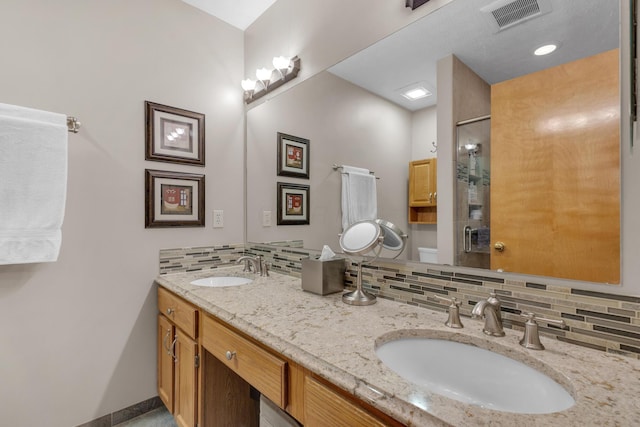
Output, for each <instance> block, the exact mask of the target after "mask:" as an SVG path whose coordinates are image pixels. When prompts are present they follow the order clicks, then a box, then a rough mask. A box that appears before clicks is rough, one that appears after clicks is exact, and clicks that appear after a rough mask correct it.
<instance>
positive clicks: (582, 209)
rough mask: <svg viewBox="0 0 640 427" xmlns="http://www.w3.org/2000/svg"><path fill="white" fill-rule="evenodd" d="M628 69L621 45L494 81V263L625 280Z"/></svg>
mask: <svg viewBox="0 0 640 427" xmlns="http://www.w3.org/2000/svg"><path fill="white" fill-rule="evenodd" d="M618 72H619V71H618V50H617V49H615V50H612V51H609V52H605V53H602V54H598V55H595V56H592V57H589V58H585V59H581V60H578V61H574V62H571V63H568V64H564V65H561V66H558V67H554V68H550V69H547V70H543V71H540V72H537V73H533V74H530V75H527V76H523V77H520V78H516V79H513V80H509V81H506V82H502V83H498V84H495V85H493V86H492V88H491V117H492V120H491V144H492V149H491V165H492V172H491V173H492V176H491V241H492V246H493V245H494V244H495V243H496V242H503V243H504V245H505V249H504V251H503V252H498V251H496V250H494V249H492V256H491V268H492V269H503V270H504V271H513V272H519V273H528V274H536V275H542V276H553V277H559V278H565V279H576V280H586V281H594V282H604V283H620V151H619V150H620V147H619V144H620V130H619V126H620V96H619V78H618ZM551 106H553V107H551Z"/></svg>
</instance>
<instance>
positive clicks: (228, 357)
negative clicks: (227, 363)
mask: <svg viewBox="0 0 640 427" xmlns="http://www.w3.org/2000/svg"><path fill="white" fill-rule="evenodd" d="M235 355H236V352H235V351H227V352H226V353H225V357H226V358H227V360H231V359H233V358H234V357H235Z"/></svg>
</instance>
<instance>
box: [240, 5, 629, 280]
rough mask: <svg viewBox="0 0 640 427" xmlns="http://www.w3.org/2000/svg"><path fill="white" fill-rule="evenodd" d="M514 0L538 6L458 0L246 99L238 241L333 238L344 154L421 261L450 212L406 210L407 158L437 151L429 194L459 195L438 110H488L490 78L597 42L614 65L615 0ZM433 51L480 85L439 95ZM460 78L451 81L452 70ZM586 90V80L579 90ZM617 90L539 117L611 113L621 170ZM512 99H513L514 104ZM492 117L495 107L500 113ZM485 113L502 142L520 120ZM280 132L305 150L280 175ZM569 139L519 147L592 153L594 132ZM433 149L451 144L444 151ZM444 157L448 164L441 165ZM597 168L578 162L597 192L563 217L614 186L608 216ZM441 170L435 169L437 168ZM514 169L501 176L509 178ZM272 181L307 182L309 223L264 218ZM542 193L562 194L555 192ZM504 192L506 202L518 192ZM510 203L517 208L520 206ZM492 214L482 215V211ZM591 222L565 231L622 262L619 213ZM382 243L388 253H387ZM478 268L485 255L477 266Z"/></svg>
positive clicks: (589, 49)
mask: <svg viewBox="0 0 640 427" xmlns="http://www.w3.org/2000/svg"><path fill="white" fill-rule="evenodd" d="M500 3H501V4H502V3H505V2H500ZM519 3H523V2H519ZM524 3H528V4H529V3H531V4H532V5H534V6H532V7H534V9H535V8H536V7H537V8H538V10H537V11H536V10H534V9H532V10H533V12H531V10H525V11H523V13H522V14H520V15H519V16H518V17H513V16H507V15H505V14H501V13H502V12H500V11H497V10H496V9H495V7H494V6H495V5H496V4H497V2H496V1H495V0H494V1H490V0H455V1H453V2H451V3H449V4H447V5H446V6H443V7H442V8H440V9H438V10H436V11H434V12H433V13H431V14H429V15H427V16H425V17H424V18H422V19H420V20H419V21H416V22H414V23H413V24H411V25H409V26H407V27H405V28H404V29H403V30H401V31H399V32H397V33H394V34H392V35H390V36H389V37H387V38H385V39H383V40H381V41H380V42H378V43H376V44H375V45H373V46H371V47H369V48H367V49H365V50H363V51H362V52H360V53H358V54H356V55H354V56H353V57H352V58H347V59H346V60H344V61H343V62H341V63H339V64H336V65H335V66H334V67H331V68H330V69H328V70H326V71H323V72H321V73H319V74H317V75H315V76H313V77H311V78H309V79H307V80H305V81H304V82H302V83H300V84H298V85H296V86H293V87H292V88H290V89H289V90H286V91H284V92H282V93H280V94H278V95H277V96H274V97H273V98H271V99H269V100H268V101H265V102H262V103H260V104H259V105H255V106H252V108H250V109H249V110H248V111H247V171H248V173H247V218H246V220H247V241H248V242H256V243H269V244H277V245H287V244H291V245H299V246H303V247H305V248H308V249H316V250H320V249H321V248H322V247H323V245H329V246H330V247H332V248H333V249H334V250H336V249H337V248H338V247H339V245H338V240H339V234H340V233H341V231H342V226H341V197H340V194H341V175H340V171H339V170H335V169H334V167H333V165H351V166H356V167H360V168H366V169H369V170H371V171H373V173H375V175H376V176H377V177H378V178H379V179H378V180H377V197H378V217H379V218H382V219H385V220H388V221H391V222H393V223H395V224H396V225H398V226H399V227H400V228H401V229H403V230H405V231H407V234H409V240H408V242H407V245H408V246H407V248H408V249H407V250H406V251H405V253H404V254H403V255H402V257H403V258H404V259H407V260H411V261H418V260H419V250H418V248H420V247H430V248H435V247H437V246H438V243H437V242H438V233H443V232H444V231H443V229H444V228H445V227H443V226H442V224H444V223H447V224H453V223H454V222H455V219H454V218H448V217H442V215H441V212H442V211H441V210H440V209H439V210H438V218H437V223H435V224H420V223H413V222H410V221H409V214H408V213H409V212H408V179H409V163H410V162H411V161H413V160H419V159H425V158H436V159H437V161H438V168H439V169H440V168H441V167H444V168H448V169H449V170H451V171H452V172H451V174H450V179H444V180H443V179H439V181H438V188H437V192H438V195H443V196H442V197H443V199H446V198H447V197H444V196H446V195H449V198H450V199H452V201H451V203H452V204H455V203H456V200H455V199H456V197H457V196H454V195H455V194H457V190H456V189H457V185H458V182H457V177H456V167H457V166H456V164H455V152H456V150H457V144H456V141H455V139H454V137H452V138H451V140H449V141H447V140H444V141H443V140H438V134H439V132H438V127H439V126H442V116H443V114H442V113H441V111H442V110H443V109H451V108H456V107H455V106H456V105H463V106H465V107H468V106H469V105H477V106H479V107H477V108H475V111H474V108H468V109H469V110H470V111H469V112H468V113H465V114H466V115H467V116H466V117H458V119H460V120H462V119H472V118H473V116H474V115H475V116H483V115H490V114H492V111H494V109H492V107H491V92H492V91H491V88H492V87H496V86H497V85H498V84H501V83H502V82H505V81H512V80H514V79H519V78H521V77H523V76H529V75H532V74H534V73H539V72H544V71H545V70H548V69H550V68H552V67H557V66H559V65H561V64H577V63H578V62H579V61H581V60H583V58H586V57H592V56H594V55H598V54H601V53H603V52H610V53H609V55H608V58H613V59H614V61H615V64H614V66H615V70H619V56H620V55H619V54H618V53H616V51H615V50H616V49H619V46H620V10H619V8H620V4H619V2H618V1H613V0H606V1H603V0H537V1H531V2H524ZM528 14H531V15H530V16H529V15H528ZM625 37H626V36H625ZM551 42H554V43H556V44H557V45H558V48H557V49H556V51H555V52H553V53H551V54H549V55H546V56H535V55H533V50H534V49H535V48H537V47H540V46H541V45H543V44H547V43H551ZM612 51H613V52H612ZM443 61H444V62H447V61H449V62H448V63H453V64H454V66H453V69H454V70H455V69H456V65H455V64H458V63H459V64H462V65H463V66H464V68H465V70H467V71H465V72H470V73H472V74H473V75H474V79H475V78H476V77H477V78H478V81H480V82H482V83H481V85H480V86H482V85H486V87H484V88H482V87H481V88H480V89H473V90H470V91H469V92H466V91H453V92H452V93H453V95H452V93H440V91H441V88H442V87H443V81H444V82H447V83H446V85H448V84H450V83H451V82H453V84H455V81H456V77H455V76H454V78H452V76H451V75H448V76H443V75H442V70H443V69H446V67H443V66H442V64H443ZM438 73H441V74H440V75H438ZM585 74H587V75H588V74H589V72H588V71H586V72H585ZM616 74H618V72H617V71H616ZM464 75H465V74H464V73H463V76H464ZM457 79H458V80H460V78H459V77H457ZM543 80H545V79H544V78H543ZM461 81H463V82H467V81H469V79H467V78H466V77H465V78H462V79H461ZM446 85H444V86H446ZM414 86H420V87H422V88H424V89H426V90H427V91H428V92H430V93H431V95H430V96H427V97H424V98H422V99H420V100H418V101H409V100H408V99H406V98H405V97H403V92H405V91H406V90H407V89H412V88H413V87H414ZM463 86H464V85H463ZM476 86H477V85H476ZM615 86H616V91H617V92H619V84H618V83H615ZM541 90H544V91H545V92H544V93H542V95H543V96H542V97H538V100H537V101H536V102H541V99H542V100H544V99H545V98H549V99H551V98H553V95H554V92H556V91H555V90H554V89H553V87H546V88H544V89H540V90H538V92H540V91H541ZM584 90H588V89H580V91H584ZM507 93H508V91H507ZM545 94H548V96H546V95H545ZM538 95H540V93H538ZM614 95H615V97H616V99H617V101H616V102H617V108H616V106H614V108H613V109H611V108H610V107H609V106H605V107H602V110H601V111H600V112H599V113H597V112H596V113H597V114H596V116H594V115H593V114H591V115H590V116H585V115H583V114H577V115H576V114H573V113H572V112H571V111H567V110H566V107H562V108H565V110H563V112H562V116H560V115H558V116H556V117H555V118H550V121H549V123H551V124H552V125H554V126H559V127H562V126H565V125H567V122H566V120H568V119H571V117H573V120H574V125H575V124H576V123H578V122H581V121H582V122H584V123H583V124H584V125H585V126H587V127H591V128H592V129H597V128H598V126H600V125H601V124H602V123H600V122H602V121H608V122H609V124H610V122H611V120H614V121H615V123H616V124H615V126H614V127H615V129H614V130H615V131H617V132H618V134H616V135H615V138H616V144H617V145H618V147H614V148H613V150H614V154H613V156H610V158H613V159H614V162H613V163H614V164H613V165H609V166H608V167H614V168H618V169H617V171H616V172H614V175H615V174H617V176H618V177H619V176H620V171H619V168H620V164H619V161H618V162H616V161H615V159H618V160H619V158H620V154H619V151H617V150H618V148H619V138H620V136H619V131H620V108H619V106H620V101H619V93H615V94H614ZM507 96H508V95H507ZM521 101H522V100H521ZM494 102H495V101H494ZM256 104H257V103H256ZM445 104H446V105H445ZM516 104H518V102H515V104H514V105H516ZM520 104H522V102H520ZM525 104H526V102H525ZM505 108H506V110H507V112H508V111H511V110H512V108H511V107H510V106H507V107H505ZM514 108H515V107H514ZM594 108H595V107H594ZM463 109H464V108H463ZM542 110H546V111H552V110H553V108H551V107H542ZM514 111H515V110H514ZM517 114H521V113H517ZM572 114H573V116H572ZM500 115H501V116H503V115H505V114H504V113H503V112H501V113H500ZM453 116H455V114H454V115H453ZM507 116H508V115H507ZM603 117H604V119H603ZM450 119H451V118H450ZM458 119H455V120H451V123H448V124H447V126H450V129H451V133H452V135H453V134H455V129H456V126H455V124H456V122H457V121H458ZM605 119H606V120H605ZM508 121H509V123H511V122H512V121H513V119H512V118H510V119H508ZM585 121H586V122H585ZM491 122H492V123H491V129H492V132H494V127H496V126H497V127H498V128H499V129H500V132H503V133H504V132H506V134H507V137H506V139H507V143H508V141H509V138H513V139H515V137H514V135H516V134H514V133H513V132H524V131H523V130H522V129H517V128H515V129H507V130H506V131H505V130H504V129H503V128H500V127H501V126H502V125H503V123H500V119H499V118H498V117H496V118H492V119H491ZM503 122H506V120H504V121H503ZM441 131H442V129H441ZM279 132H280V133H284V134H287V135H292V136H295V137H298V138H303V139H306V140H308V141H309V145H308V148H307V149H308V153H306V154H307V155H308V161H309V165H308V171H309V177H308V179H307V178H298V177H292V176H278V175H277V170H278V166H277V160H278V159H277V152H278V144H279V141H278V137H277V135H278V133H279ZM509 132H512V133H511V134H510V133H509ZM527 132H528V131H527ZM441 133H442V132H440V134H441ZM503 139H504V137H503ZM518 139H520V138H518ZM573 139H574V140H579V141H574V144H573V145H572V146H571V147H570V148H568V149H567V150H566V151H565V152H563V153H557V155H554V154H553V150H554V149H551V148H549V146H544V144H538V145H540V146H541V149H543V150H544V149H546V150H547V153H546V154H545V156H538V155H537V154H534V153H533V152H530V153H529V154H528V155H527V157H528V158H529V159H536V160H537V161H539V162H548V163H555V167H556V168H560V169H562V168H563V164H564V165H569V164H570V163H572V164H573V162H574V159H579V158H580V157H582V155H583V154H585V153H588V152H589V151H592V147H593V146H594V145H590V144H598V140H597V139H593V138H591V139H583V138H582V136H580V137H577V138H573ZM539 141H545V139H544V138H540V137H534V138H532V139H531V140H530V144H529V145H528V146H527V148H526V150H532V149H533V147H534V146H535V145H536V143H537V142H539ZM514 142H515V141H514ZM503 143H504V141H503ZM542 146H543V147H542ZM523 149H524V148H522V149H520V150H523ZM488 151H489V150H487V152H488ZM443 153H448V155H447V156H445V155H443ZM494 154H496V149H495V148H494V149H492V150H491V157H492V161H493V162H494V163H493V164H492V168H491V170H492V171H493V170H494V168H497V169H498V170H500V171H501V172H500V173H506V172H505V170H506V169H505V168H500V166H501V164H495V162H496V161H497V162H505V156H504V155H503V156H499V155H498V156H494ZM512 156H513V153H510V154H507V155H506V158H507V159H509V158H513V157H512ZM595 157H598V158H599V157H600V156H599V155H596V156H595ZM568 158H571V159H572V160H571V162H568ZM443 161H446V162H447V164H444V165H443ZM506 163H509V162H506ZM571 167H573V166H571ZM578 168H579V166H578ZM565 169H566V168H565ZM599 169H600V168H599V167H589V171H588V173H586V174H584V173H583V174H582V175H581V178H580V179H585V180H589V181H591V182H593V183H598V184H599V185H600V187H599V188H600V190H599V191H601V193H599V195H597V196H596V197H595V200H594V198H591V200H584V199H579V200H576V201H575V212H574V213H573V214H574V215H575V214H577V215H579V214H580V212H581V209H583V208H585V206H586V204H598V200H600V199H601V198H602V197H603V195H606V194H613V195H615V197H614V199H615V200H617V201H616V202H615V203H617V206H616V209H617V211H614V213H613V214H611V212H609V215H613V216H616V215H617V217H619V209H620V206H619V200H620V182H619V180H618V181H616V180H615V179H613V180H612V179H611V178H610V177H611V170H609V172H608V175H599V174H598V173H599ZM438 176H439V178H440V177H441V175H440V174H439V175H438ZM538 178H539V177H538ZM538 178H536V177H530V178H529V179H530V180H535V179H538ZM496 179H497V178H496ZM521 179H522V178H516V179H511V182H512V183H513V181H516V180H521ZM573 180H575V177H574V176H572V175H567V176H566V177H565V181H567V184H568V185H567V191H571V190H572V189H573V190H575V186H572V185H571V182H573ZM489 181H490V182H491V184H492V185H494V184H496V182H495V181H494V177H493V176H492V177H490V180H489ZM507 181H509V180H507ZM278 183H291V184H302V185H305V186H306V185H308V186H309V187H308V192H307V193H306V195H305V196H306V197H307V198H308V201H309V202H310V203H309V206H310V209H309V212H308V215H309V224H308V225H306V224H305V225H277V221H276V218H275V217H276V215H277V212H278V206H277V201H278V194H277V193H278V190H277V189H278ZM538 190H539V189H536V191H538ZM556 190H557V189H553V190H542V191H543V192H544V191H556ZM506 191H507V192H509V191H511V192H512V193H514V192H530V191H533V190H532V188H531V187H526V186H524V187H521V188H515V189H514V188H511V189H509V188H507V189H506ZM580 191H582V190H580ZM553 196H554V197H559V198H565V197H566V196H563V195H559V194H554V195H553ZM515 203H516V204H517V201H516V202H515ZM549 205H550V204H549V203H545V202H544V201H543V202H541V203H540V207H548V206H549ZM492 208H494V205H493V204H492ZM453 211H454V209H452V212H453ZM565 213H566V212H565ZM537 214H539V212H533V211H532V212H530V216H535V215H537ZM474 215H476V214H474ZM518 215H525V216H526V215H528V214H527V212H524V213H522V212H520V213H519V214H518ZM496 216H497V215H496ZM496 216H494V215H493V214H492V215H491V217H492V218H493V217H496ZM567 218H568V217H567V216H562V215H561V214H558V215H557V216H556V218H555V219H554V221H559V222H562V221H564V222H571V220H570V219H569V220H568V221H567ZM506 222H507V223H508V222H509V221H506ZM513 222H514V224H513V225H514V226H515V227H516V228H515V230H518V227H521V224H518V223H517V222H516V221H513ZM599 224H600V223H598V222H595V223H591V225H590V226H589V227H590V229H585V228H580V229H576V230H575V232H580V233H593V234H591V236H592V237H591V239H592V240H597V239H606V241H607V243H608V244H610V243H611V242H613V243H612V245H613V246H612V248H613V249H612V250H613V252H614V254H613V255H612V256H610V257H609V258H610V259H611V260H612V262H613V263H614V266H613V270H616V271H617V272H618V274H619V271H620V258H619V246H620V243H619V242H620V235H619V229H620V227H619V226H620V223H619V221H617V222H616V224H615V225H616V227H614V228H615V230H614V232H613V234H611V233H609V234H607V233H605V231H606V230H603V229H600V228H599V227H600V225H599ZM608 228H610V227H608ZM608 231H610V230H608ZM447 232H448V231H447ZM516 233H517V231H516ZM451 239H452V240H455V239H457V237H454V236H453V235H452V236H451ZM534 239H535V238H534ZM551 243H553V244H554V245H556V246H558V247H560V248H561V247H562V246H563V241H562V239H561V238H558V237H557V236H556V237H554V238H553V241H552V242H549V241H546V242H545V241H543V240H542V239H539V240H538V241H537V242H535V241H534V243H533V244H537V245H538V246H540V245H543V244H551ZM565 243H566V242H565ZM460 244H461V243H460ZM525 244H526V243H525ZM529 244H531V243H529ZM454 246H456V245H454ZM610 252H611V250H610ZM393 255H394V254H389V257H393ZM383 256H384V254H383ZM556 259H557V257H554V258H552V259H550V261H549V262H557V261H555V260H556ZM574 261H575V259H573V258H572V257H571V256H566V257H563V260H562V262H564V263H568V264H570V263H573V262H574ZM543 264H544V263H543ZM493 265H495V264H493ZM487 268H494V267H493V266H492V264H487ZM496 268H499V267H496ZM518 268H519V267H514V268H513V269H510V268H508V269H505V271H512V272H515V273H526V274H533V275H539V276H547V277H559V278H565V279H566V278H570V279H571V278H573V279H577V280H582V281H587V282H590V281H591V282H599V283H619V280H620V279H619V276H617V278H614V279H611V280H610V279H608V278H605V279H601V278H596V277H595V276H594V277H593V278H590V277H565V276H563V275H562V274H556V273H555V272H554V271H555V270H549V269H545V268H542V267H534V268H537V270H535V269H534V270H527V271H521V270H520V271H519V270H518Z"/></svg>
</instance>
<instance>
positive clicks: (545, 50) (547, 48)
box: [533, 43, 558, 56]
mask: <svg viewBox="0 0 640 427" xmlns="http://www.w3.org/2000/svg"><path fill="white" fill-rule="evenodd" d="M557 48H558V45H557V44H553V43H552V44H546V45H544V46H540V47H539V48H537V49H536V50H534V51H533V54H534V55H536V56H544V55H548V54H550V53H551V52H553V51H555V50H556V49H557Z"/></svg>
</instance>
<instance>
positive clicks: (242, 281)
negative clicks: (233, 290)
mask: <svg viewBox="0 0 640 427" xmlns="http://www.w3.org/2000/svg"><path fill="white" fill-rule="evenodd" d="M251 282H253V280H251V279H247V278H246V277H234V276H228V277H221V276H214V277H205V278H203V279H197V280H194V281H193V282H191V284H192V285H196V286H207V287H210V288H224V287H227V286H240V285H246V284H247V283H251Z"/></svg>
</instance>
